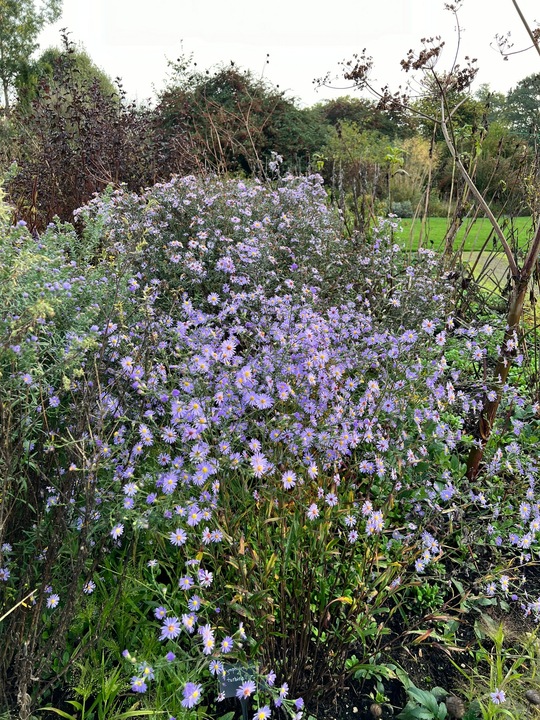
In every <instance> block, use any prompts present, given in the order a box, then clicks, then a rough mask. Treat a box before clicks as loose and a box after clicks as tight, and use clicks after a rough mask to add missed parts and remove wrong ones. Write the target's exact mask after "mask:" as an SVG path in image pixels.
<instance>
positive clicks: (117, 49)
mask: <svg viewBox="0 0 540 720" xmlns="http://www.w3.org/2000/svg"><path fill="white" fill-rule="evenodd" d="M520 5H521V8H522V10H523V12H524V14H525V15H526V17H527V19H528V21H529V23H530V24H531V26H532V27H535V22H536V21H538V22H540V6H539V4H538V2H537V0H520ZM63 8H64V10H63V16H62V19H61V20H60V21H59V22H58V23H56V25H54V26H50V27H48V28H47V29H46V30H45V31H44V32H43V33H42V35H41V37H40V45H41V48H42V49H45V48H46V47H48V46H50V45H59V44H60V33H59V30H60V28H63V27H66V28H67V29H68V30H69V31H70V32H71V39H72V40H73V41H74V42H76V43H78V44H81V45H82V46H84V48H85V49H86V50H87V52H88V53H89V54H90V56H91V57H92V59H93V61H94V62H95V63H96V64H97V65H98V66H99V67H101V68H102V69H103V70H104V71H105V72H106V73H107V74H108V75H109V76H111V77H112V78H114V77H116V76H120V77H121V78H122V80H123V82H124V87H125V89H126V90H127V93H128V96H129V97H130V98H133V99H138V100H141V101H142V100H144V99H146V98H149V97H151V96H152V94H153V87H155V88H157V89H158V90H159V89H160V88H162V87H163V84H164V80H165V78H166V74H167V58H169V59H175V58H177V57H178V56H179V54H180V53H181V52H182V48H183V51H184V53H186V54H189V53H193V54H194V60H195V61H196V62H197V65H198V68H199V69H206V68H208V67H212V66H214V65H216V64H218V63H220V62H225V63H228V62H229V61H230V60H234V61H235V62H236V64H237V65H240V66H241V67H242V68H246V69H247V68H249V69H250V70H252V71H253V72H254V73H255V75H257V76H261V74H262V73H263V72H264V76H265V77H266V78H267V79H268V80H270V81H271V82H272V83H274V84H277V85H279V86H280V89H282V90H287V91H288V94H289V96H292V97H296V98H297V99H298V100H300V102H301V104H302V105H311V104H313V103H315V102H318V101H320V100H323V99H326V98H330V97H337V96H338V95H339V94H342V95H343V94H347V93H346V91H341V92H337V91H335V92H333V91H330V90H325V89H323V90H319V91H318V92H316V91H315V89H314V86H313V83H312V81H313V79H314V78H315V77H320V76H322V75H325V74H326V73H327V72H328V71H333V72H334V71H335V72H337V71H338V69H339V68H338V62H339V61H340V60H343V59H346V58H350V57H351V55H352V53H354V52H361V51H362V50H363V48H364V47H366V48H367V50H368V53H369V54H371V55H373V57H374V59H375V65H374V71H373V73H372V78H373V79H374V81H375V82H376V84H377V85H379V86H380V85H383V84H385V83H389V84H390V85H391V87H393V86H397V85H398V84H399V83H403V82H405V80H406V77H407V76H406V75H405V74H404V73H403V72H401V71H400V67H399V61H400V60H401V59H402V58H403V57H404V56H405V54H406V52H407V50H409V48H418V47H419V44H420V43H419V39H420V38H422V37H426V36H428V37H430V36H433V35H438V34H440V35H442V36H443V38H444V39H446V47H445V52H444V57H443V59H442V60H441V63H442V64H443V65H444V64H449V63H450V62H451V59H452V58H453V55H454V53H455V49H456V33H455V32H454V28H455V22H454V18H453V16H452V15H451V14H450V13H449V12H448V11H445V10H444V2H443V0H324V1H323V0H265V2H261V0H150V1H149V0H144V1H143V0H64V5H63ZM459 17H460V23H461V25H462V26H463V28H464V32H463V35H462V51H461V57H463V56H464V55H467V54H469V55H471V56H473V57H477V58H478V59H479V65H480V72H479V75H478V80H477V84H478V83H480V82H487V83H489V84H490V85H491V87H492V89H494V90H498V91H501V92H506V91H507V90H508V89H509V88H510V87H512V86H514V85H515V84H516V83H517V82H518V81H519V80H521V79H522V78H523V77H525V76H526V75H530V74H532V73H535V72H540V57H539V56H538V54H537V53H535V52H534V51H530V52H528V53H523V54H520V55H516V56H514V57H513V58H510V60H509V61H507V62H505V61H504V60H503V59H502V58H501V56H500V55H499V54H498V53H497V52H496V51H495V50H493V49H491V48H490V43H491V42H493V40H494V37H495V34H496V33H499V34H503V33H506V32H508V31H509V30H510V31H511V33H512V38H511V39H512V41H513V42H515V48H514V49H517V48H522V47H526V46H528V45H529V44H530V42H528V37H527V35H526V32H525V29H524V28H523V26H522V25H521V23H520V20H519V17H518V15H517V13H516V11H515V9H514V7H513V4H512V1H511V0H464V4H463V7H462V10H461V12H460V14H459ZM267 53H269V56H270V57H269V60H270V62H269V64H266V54H267ZM342 86H343V83H342Z"/></svg>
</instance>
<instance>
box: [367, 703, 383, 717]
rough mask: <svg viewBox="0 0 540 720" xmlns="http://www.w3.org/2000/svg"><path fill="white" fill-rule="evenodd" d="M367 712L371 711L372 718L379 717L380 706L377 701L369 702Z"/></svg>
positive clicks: (380, 714) (380, 713)
mask: <svg viewBox="0 0 540 720" xmlns="http://www.w3.org/2000/svg"><path fill="white" fill-rule="evenodd" d="M369 712H370V713H371V716H372V717H374V718H380V717H381V716H382V707H381V706H380V705H379V703H371V705H370V706H369Z"/></svg>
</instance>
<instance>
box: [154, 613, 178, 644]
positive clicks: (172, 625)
mask: <svg viewBox="0 0 540 720" xmlns="http://www.w3.org/2000/svg"><path fill="white" fill-rule="evenodd" d="M179 635H180V623H179V622H178V618H176V617H172V618H169V617H167V618H165V620H164V622H163V625H162V626H161V635H160V636H159V639H160V640H174V638H177V637H178V636H179Z"/></svg>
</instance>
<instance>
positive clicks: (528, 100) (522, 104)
mask: <svg viewBox="0 0 540 720" xmlns="http://www.w3.org/2000/svg"><path fill="white" fill-rule="evenodd" d="M506 108H507V117H508V120H509V122H510V125H511V127H512V130H513V131H514V132H515V133H516V135H519V136H520V137H522V138H524V139H526V140H527V141H528V142H529V143H530V144H531V145H538V143H539V142H540V73H536V74H534V75H528V76H527V77H526V78H524V79H523V80H520V82H518V84H517V85H516V87H515V88H513V89H512V90H510V92H509V93H508V97H507V100H506Z"/></svg>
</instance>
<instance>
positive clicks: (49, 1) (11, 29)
mask: <svg viewBox="0 0 540 720" xmlns="http://www.w3.org/2000/svg"><path fill="white" fill-rule="evenodd" d="M61 7H62V0H43V2H42V3H41V6H40V7H36V5H35V2H34V0H0V82H1V83H2V90H3V94H4V110H5V112H6V114H9V112H10V107H11V100H10V98H11V94H12V92H13V89H14V87H15V84H16V81H17V78H18V77H19V75H20V73H21V72H23V70H24V68H25V66H26V65H27V64H28V62H29V60H30V56H31V55H32V53H33V52H34V50H35V49H36V48H37V47H38V43H37V42H36V39H37V37H38V35H39V33H40V32H41V30H42V29H43V28H44V27H45V25H48V24H49V23H52V22H55V21H56V20H58V18H59V17H60V14H61Z"/></svg>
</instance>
